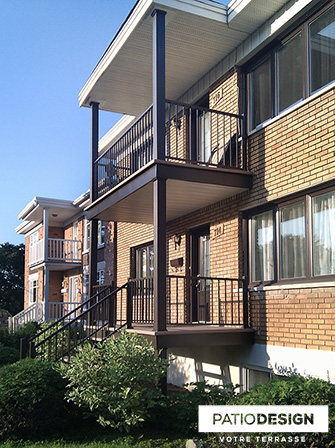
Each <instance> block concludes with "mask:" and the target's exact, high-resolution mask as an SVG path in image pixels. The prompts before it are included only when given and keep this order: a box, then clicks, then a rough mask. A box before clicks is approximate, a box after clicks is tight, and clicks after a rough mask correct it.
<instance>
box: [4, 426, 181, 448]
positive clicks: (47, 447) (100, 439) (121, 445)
mask: <svg viewBox="0 0 335 448" xmlns="http://www.w3.org/2000/svg"><path fill="white" fill-rule="evenodd" d="M187 439H188V438H185V437H181V436H178V434H169V433H163V432H158V431H153V430H143V431H138V433H134V434H131V435H128V434H120V433H119V432H115V431H112V430H109V429H105V430H104V429H102V428H96V427H93V428H87V427H86V428H85V429H82V430H75V431H73V432H71V433H69V434H66V435H62V436H59V437H54V438H50V439H48V438H47V437H46V438H43V439H39V440H35V439H34V440H6V441H0V447H1V448H128V447H136V448H185V445H186V441H187Z"/></svg>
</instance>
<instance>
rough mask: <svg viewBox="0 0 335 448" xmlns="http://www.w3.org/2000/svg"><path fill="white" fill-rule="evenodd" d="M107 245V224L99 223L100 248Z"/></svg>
mask: <svg viewBox="0 0 335 448" xmlns="http://www.w3.org/2000/svg"><path fill="white" fill-rule="evenodd" d="M103 244H105V224H104V223H103V221H100V220H99V221H98V247H99V246H102V245H103Z"/></svg>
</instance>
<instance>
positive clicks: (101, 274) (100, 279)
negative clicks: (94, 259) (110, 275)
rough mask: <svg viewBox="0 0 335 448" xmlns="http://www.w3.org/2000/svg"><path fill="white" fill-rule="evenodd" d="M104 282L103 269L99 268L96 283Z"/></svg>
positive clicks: (101, 283)
mask: <svg viewBox="0 0 335 448" xmlns="http://www.w3.org/2000/svg"><path fill="white" fill-rule="evenodd" d="M104 282H105V270H104V269H100V270H99V271H97V284H98V285H103V284H104Z"/></svg>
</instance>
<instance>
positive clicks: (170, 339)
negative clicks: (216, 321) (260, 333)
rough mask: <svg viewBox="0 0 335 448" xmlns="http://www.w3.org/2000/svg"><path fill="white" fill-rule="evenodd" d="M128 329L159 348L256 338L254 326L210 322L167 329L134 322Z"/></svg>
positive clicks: (246, 341)
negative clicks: (158, 329)
mask: <svg viewBox="0 0 335 448" xmlns="http://www.w3.org/2000/svg"><path fill="white" fill-rule="evenodd" d="M128 331H130V332H136V333H138V334H141V335H143V336H145V337H146V338H147V339H148V340H149V341H151V342H152V344H153V346H154V347H155V348H157V349H160V348H170V347H191V346H224V345H225V346H227V345H248V344H253V343H254V340H255V330H254V329H253V328H243V327H237V326H234V327H233V326H219V325H210V324H191V325H168V326H167V330H166V331H154V330H153V326H152V325H150V324H141V325H140V324H134V325H133V328H132V329H128Z"/></svg>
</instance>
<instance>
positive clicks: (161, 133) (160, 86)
mask: <svg viewBox="0 0 335 448" xmlns="http://www.w3.org/2000/svg"><path fill="white" fill-rule="evenodd" d="M165 14H166V12H165V11H161V10H158V9H155V11H154V12H153V13H152V16H153V57H152V65H153V66H152V80H153V91H152V98H153V117H152V118H153V133H154V135H153V156H154V159H160V160H164V159H165Z"/></svg>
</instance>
